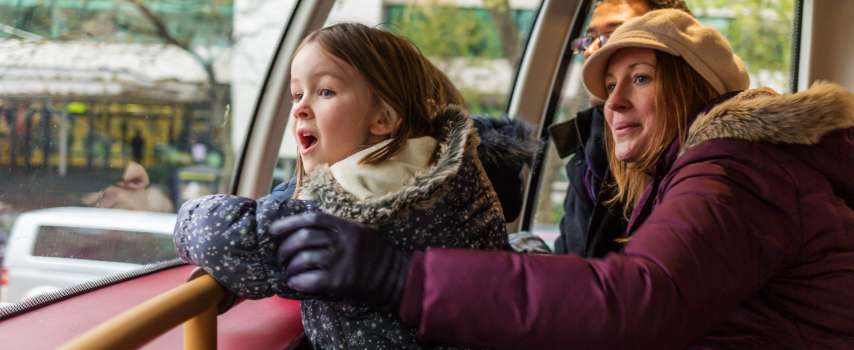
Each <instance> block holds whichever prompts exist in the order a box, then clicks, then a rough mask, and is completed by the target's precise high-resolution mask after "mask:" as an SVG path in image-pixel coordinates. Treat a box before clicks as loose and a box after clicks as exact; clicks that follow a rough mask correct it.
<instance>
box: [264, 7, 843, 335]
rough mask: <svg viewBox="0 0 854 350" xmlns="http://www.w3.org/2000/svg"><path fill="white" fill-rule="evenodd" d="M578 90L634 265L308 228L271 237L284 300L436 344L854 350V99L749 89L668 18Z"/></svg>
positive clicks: (315, 217) (641, 22)
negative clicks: (394, 319) (600, 146)
mask: <svg viewBox="0 0 854 350" xmlns="http://www.w3.org/2000/svg"><path fill="white" fill-rule="evenodd" d="M582 75H583V78H584V85H585V87H586V88H587V90H588V91H589V92H590V93H591V94H592V95H593V96H595V97H597V98H599V99H601V100H603V101H605V104H604V112H605V120H606V129H605V135H604V138H605V140H606V150H608V153H607V154H608V162H609V164H610V165H611V169H612V171H613V173H614V179H615V182H616V184H617V190H616V193H615V194H614V196H615V198H619V199H620V200H622V201H623V203H626V204H625V205H626V207H625V210H631V213H632V214H631V218H630V220H629V224H628V235H629V239H628V243H627V244H626V246H625V248H624V249H623V251H622V252H619V253H614V254H609V255H607V256H605V257H604V258H587V259H585V258H581V257H578V256H575V255H525V254H517V253H511V252H486V251H474V250H461V249H427V250H425V251H417V252H414V253H406V252H402V251H400V250H398V249H396V248H394V247H392V246H390V245H387V244H384V243H383V242H381V241H379V240H377V239H375V238H374V237H375V236H376V233H375V232H374V230H373V229H371V228H367V227H364V226H362V225H360V224H358V223H354V222H351V221H347V220H344V219H340V218H336V217H333V216H330V215H326V214H322V213H312V214H306V215H299V216H292V217H288V218H285V219H282V220H280V221H278V222H276V223H274V225H273V227H274V230H273V235H274V236H276V237H279V239H280V240H282V243H281V245H280V246H279V254H278V255H279V256H278V259H279V261H280V262H281V263H282V265H283V266H284V268H283V269H282V274H283V276H287V277H286V284H287V285H288V286H289V287H290V288H293V289H295V290H299V291H302V292H307V293H316V294H318V295H326V296H327V297H329V298H343V299H346V300H353V301H360V300H364V301H367V300H368V299H366V298H364V297H362V296H364V295H371V294H382V295H388V296H390V297H389V298H387V299H386V300H382V301H379V302H378V303H379V304H380V305H382V306H383V307H387V308H390V309H393V310H394V309H396V310H397V311H398V314H399V315H400V317H401V319H402V320H403V321H404V322H406V323H408V324H410V325H412V326H413V327H416V328H417V329H418V334H419V336H420V337H422V339H424V340H427V341H436V342H442V343H446V344H456V345H464V346H470V347H483V348H504V349H519V348H529V349H564V348H582V349H615V348H632V349H684V348H715V349H718V348H720V349H724V348H726V349H756V348H762V349H818V348H820V349H851V348H854V338H852V337H851V334H854V317H852V315H854V304H852V303H851V300H854V269H852V266H854V235H852V234H851V233H852V228H854V181H851V179H854V94H852V93H851V92H850V91H848V90H846V89H844V88H843V87H840V86H838V85H834V84H830V83H821V82H819V83H816V84H814V85H813V86H812V87H811V88H810V89H808V90H806V91H803V92H799V93H795V94H790V95H781V94H778V93H776V92H774V91H773V90H771V89H769V88H759V89H753V90H746V89H747V88H748V86H749V84H748V83H749V78H748V75H747V72H746V69H745V67H744V64H743V63H742V61H741V59H739V58H738V57H737V56H736V55H735V54H734V53H733V52H732V48H731V47H730V45H729V42H727V40H726V39H725V38H724V37H723V36H722V35H721V34H720V33H719V32H717V31H716V30H715V29H713V28H710V27H705V26H703V25H701V24H700V23H699V22H697V21H696V20H695V19H694V18H692V17H691V16H689V15H688V14H686V13H685V12H683V11H678V10H672V9H668V10H656V11H651V12H649V13H647V14H646V15H644V16H641V17H638V18H635V19H632V20H629V21H627V22H626V23H624V24H623V25H622V26H620V27H619V28H618V29H617V30H616V31H615V32H614V33H613V34H612V35H611V37H610V40H609V41H608V42H607V43H606V44H605V45H604V46H602V48H600V49H599V51H597V52H596V53H594V54H593V55H591V56H590V58H588V60H587V62H586V63H585V65H584V68H583V73H582ZM305 237H325V238H323V240H324V241H325V242H326V243H324V244H312V243H314V242H316V240H314V241H309V240H306V238H305ZM307 261H311V264H306V262H307ZM398 264H403V265H402V266H400V265H398ZM365 273H370V274H372V279H371V281H372V283H364V282H363V281H359V280H356V279H353V278H348V277H347V276H358V275H360V274H365ZM556 276H557V277H556ZM379 285H381V286H385V287H386V288H377V286H379ZM374 302H377V301H374Z"/></svg>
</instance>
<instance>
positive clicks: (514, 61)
mask: <svg viewBox="0 0 854 350" xmlns="http://www.w3.org/2000/svg"><path fill="white" fill-rule="evenodd" d="M387 10H388V11H387V12H388V13H387V22H388V23H390V28H389V29H390V30H392V31H395V32H397V33H398V34H401V35H403V36H405V37H407V38H409V40H411V41H412V42H413V43H415V45H416V46H418V48H419V49H421V51H422V52H423V53H424V54H425V55H427V56H428V57H431V59H432V60H433V62H434V63H435V64H436V65H437V66H438V67H439V69H441V70H442V71H444V72H445V73H446V74H448V75H449V76H450V77H451V78H452V79H453V78H454V77H459V76H463V71H464V70H470V69H472V68H473V67H480V68H484V69H490V67H491V66H490V63H494V61H495V60H502V59H503V60H506V61H507V62H508V64H507V65H505V66H502V67H510V69H515V67H517V66H518V61H519V53H520V52H521V47H520V43H519V42H520V39H519V28H518V26H517V25H516V21H515V19H514V17H513V10H512V9H511V8H510V4H509V1H508V0H485V1H483V7H482V8H476V7H460V6H453V5H448V4H447V2H440V1H437V0H429V1H424V2H417V3H415V4H408V5H405V6H389V7H388V8H387ZM456 82H457V83H458V84H459V83H460V82H459V81H456ZM458 88H460V91H461V92H462V93H463V96H464V97H465V99H466V102H467V107H468V109H469V111H471V112H472V113H488V114H502V113H503V112H504V110H503V109H504V107H505V106H504V103H505V102H506V96H490V94H488V93H484V92H483V91H482V90H481V89H479V87H478V86H475V87H470V86H464V85H459V86H458ZM507 88H509V86H508V87H507Z"/></svg>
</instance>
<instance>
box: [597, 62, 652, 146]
mask: <svg viewBox="0 0 854 350" xmlns="http://www.w3.org/2000/svg"><path fill="white" fill-rule="evenodd" d="M655 67H656V59H655V52H654V51H653V50H651V49H643V48H626V49H622V50H620V51H617V52H616V53H615V54H614V55H613V56H611V60H610V61H609V62H608V69H607V71H606V72H605V88H606V89H607V90H608V99H607V100H606V101H605V120H606V121H607V122H608V128H610V129H611V133H612V135H614V152H615V156H616V158H617V159H618V160H621V161H624V162H634V161H637V160H639V158H640V156H641V155H642V154H643V151H644V150H646V149H647V148H648V147H649V146H651V145H650V142H651V139H652V135H653V128H654V127H655V90H656V88H655V81H654V80H655Z"/></svg>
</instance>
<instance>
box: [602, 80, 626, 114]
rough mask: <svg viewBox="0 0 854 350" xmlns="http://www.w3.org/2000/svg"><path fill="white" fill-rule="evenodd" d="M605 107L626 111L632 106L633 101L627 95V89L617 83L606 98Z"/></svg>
mask: <svg viewBox="0 0 854 350" xmlns="http://www.w3.org/2000/svg"><path fill="white" fill-rule="evenodd" d="M605 107H606V108H608V109H611V110H613V111H624V110H626V109H629V108H631V101H629V99H628V97H626V89H623V88H622V86H620V84H617V86H615V87H614V90H613V91H611V93H610V94H608V99H607V100H605Z"/></svg>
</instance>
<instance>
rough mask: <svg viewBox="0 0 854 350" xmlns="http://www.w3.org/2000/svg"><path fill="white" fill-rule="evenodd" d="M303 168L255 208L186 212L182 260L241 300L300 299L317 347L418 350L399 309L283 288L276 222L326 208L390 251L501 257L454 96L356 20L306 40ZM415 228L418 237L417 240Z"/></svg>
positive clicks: (297, 126)
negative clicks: (378, 236) (480, 252)
mask: <svg viewBox="0 0 854 350" xmlns="http://www.w3.org/2000/svg"><path fill="white" fill-rule="evenodd" d="M290 89H291V94H292V97H293V107H292V110H291V118H294V128H293V132H294V137H295V138H296V139H297V144H298V149H299V155H300V161H299V166H298V169H299V171H298V176H297V179H296V181H292V182H291V183H290V184H289V185H288V187H289V188H287V189H285V190H282V191H274V192H273V193H272V194H270V195H268V196H266V197H264V198H261V199H259V200H258V201H254V200H251V199H248V198H241V197H236V196H229V195H215V196H209V197H203V198H200V199H196V200H193V201H189V202H187V203H186V204H184V205H183V206H182V207H181V210H180V212H179V219H178V224H177V226H176V229H175V243H176V245H177V247H178V251H179V255H180V256H181V257H182V258H183V259H184V260H185V261H187V262H189V263H192V264H196V265H199V266H201V267H202V268H203V269H205V270H206V271H207V272H208V273H210V274H211V275H212V276H213V277H214V278H216V279H217V280H218V281H219V282H220V283H221V284H222V285H223V286H225V287H226V288H227V289H228V290H230V291H231V292H233V293H235V294H237V295H238V296H240V297H244V298H250V299H257V298H263V297H267V296H271V295H272V294H274V293H275V294H278V295H280V296H284V297H289V298H299V299H304V300H303V302H302V318H303V324H304V326H305V330H306V334H307V336H308V338H309V339H310V341H311V342H312V344H313V345H314V347H315V348H324V349H325V348H351V347H359V348H372V349H379V348H385V349H398V348H417V347H419V345H418V344H417V341H416V339H415V330H414V329H412V328H408V327H406V326H404V325H403V324H401V323H400V322H399V320H398V319H397V318H396V317H395V316H394V314H393V312H387V311H381V310H377V309H373V308H371V307H369V306H366V305H360V304H355V303H350V302H347V301H346V300H341V301H336V300H319V299H312V298H310V296H306V295H301V294H300V293H297V292H295V291H293V290H290V289H289V288H287V286H285V285H284V283H283V282H281V281H282V280H284V276H279V273H280V270H282V266H281V265H280V264H279V263H278V262H277V261H276V258H275V254H276V252H275V246H276V245H277V243H278V242H275V239H274V238H272V237H271V236H270V233H269V232H270V231H269V228H270V224H271V223H272V221H273V220H275V219H277V218H281V217H283V216H287V215H293V214H296V213H301V212H305V211H316V210H320V211H323V212H326V213H330V214H333V215H336V216H340V217H343V218H347V219H351V220H356V221H359V222H361V223H362V224H364V225H367V226H370V227H373V228H376V229H377V231H378V232H382V233H383V238H384V239H386V240H388V241H389V242H391V243H392V244H394V245H395V246H397V247H400V248H402V249H405V250H408V251H412V250H416V249H419V250H420V249H424V248H426V247H447V248H450V247H457V248H475V249H500V248H503V247H505V246H507V234H506V232H505V227H504V223H505V220H504V217H503V216H502V210H501V207H500V205H499V204H498V203H499V201H498V199H497V197H496V194H495V192H494V191H493V189H492V187H491V185H490V181H489V179H488V178H487V176H486V174H485V173H484V170H483V167H482V165H481V163H480V161H479V160H478V156H477V147H478V144H479V142H480V141H479V138H478V134H477V132H476V130H475V129H474V127H473V125H472V121H471V120H470V119H469V118H468V116H467V115H466V114H465V113H464V112H463V111H462V110H460V109H459V108H456V107H453V106H451V105H454V104H461V103H462V98H461V97H460V94H459V92H458V91H457V90H456V89H455V88H454V87H453V85H451V84H450V83H449V82H448V80H447V78H446V77H445V76H444V75H443V74H442V73H441V72H440V71H439V70H438V69H436V68H435V67H434V66H433V65H432V64H431V63H430V62H429V61H428V60H427V59H426V58H425V57H424V56H423V55H422V54H421V53H420V52H419V51H418V49H417V48H416V47H415V46H414V45H413V44H412V43H410V42H409V41H407V40H405V39H403V38H401V37H398V36H396V35H394V34H392V33H389V32H386V31H383V30H379V29H375V28H370V27H367V26H364V25H359V24H337V25H333V26H329V27H326V28H323V29H320V30H318V31H316V32H314V33H312V34H310V35H309V36H308V37H306V39H305V40H304V41H303V42H302V44H301V45H300V47H299V48H298V50H297V54H296V56H295V57H294V59H293V62H292V65H291V87H290ZM413 232H414V234H413Z"/></svg>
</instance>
